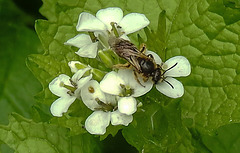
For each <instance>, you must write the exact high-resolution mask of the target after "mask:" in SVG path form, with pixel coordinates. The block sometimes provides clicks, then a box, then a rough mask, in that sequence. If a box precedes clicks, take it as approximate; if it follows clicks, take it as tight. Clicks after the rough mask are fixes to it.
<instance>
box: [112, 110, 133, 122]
mask: <svg viewBox="0 0 240 153" xmlns="http://www.w3.org/2000/svg"><path fill="white" fill-rule="evenodd" d="M132 121H133V116H132V115H126V114H122V113H120V112H119V110H116V111H114V112H111V123H112V125H125V126H128V124H129V123H131V122H132Z"/></svg>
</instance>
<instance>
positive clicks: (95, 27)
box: [76, 12, 107, 32]
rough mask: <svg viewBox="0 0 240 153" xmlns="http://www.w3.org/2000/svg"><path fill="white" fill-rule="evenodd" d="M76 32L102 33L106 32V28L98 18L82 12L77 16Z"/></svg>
mask: <svg viewBox="0 0 240 153" xmlns="http://www.w3.org/2000/svg"><path fill="white" fill-rule="evenodd" d="M76 28H77V31H92V32H94V31H102V30H107V27H106V26H105V24H104V23H102V22H101V21H100V20H99V19H98V18H96V17H95V16H93V15H92V14H90V13H86V12H83V13H81V14H80V15H79V18H78V24H77V27H76Z"/></svg>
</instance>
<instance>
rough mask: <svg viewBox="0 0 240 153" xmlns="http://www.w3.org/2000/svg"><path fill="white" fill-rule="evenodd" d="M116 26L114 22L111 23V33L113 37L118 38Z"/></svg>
mask: <svg viewBox="0 0 240 153" xmlns="http://www.w3.org/2000/svg"><path fill="white" fill-rule="evenodd" d="M116 25H117V23H116V22H111V26H112V31H113V33H114V35H115V36H116V37H117V38H118V37H119V36H120V35H119V33H118V30H117V28H116ZM117 27H118V25H117Z"/></svg>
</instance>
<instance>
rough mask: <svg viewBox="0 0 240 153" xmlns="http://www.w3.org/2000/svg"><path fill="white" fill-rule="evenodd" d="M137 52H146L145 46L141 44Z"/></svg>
mask: <svg viewBox="0 0 240 153" xmlns="http://www.w3.org/2000/svg"><path fill="white" fill-rule="evenodd" d="M139 50H140V52H141V53H145V52H146V50H147V46H146V44H144V43H142V44H141V45H140V49H139Z"/></svg>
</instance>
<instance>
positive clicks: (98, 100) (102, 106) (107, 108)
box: [95, 98, 115, 112]
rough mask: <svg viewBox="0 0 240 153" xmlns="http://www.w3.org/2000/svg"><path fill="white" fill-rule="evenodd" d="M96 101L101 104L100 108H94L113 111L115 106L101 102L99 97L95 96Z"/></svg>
mask: <svg viewBox="0 0 240 153" xmlns="http://www.w3.org/2000/svg"><path fill="white" fill-rule="evenodd" d="M95 100H96V102H97V103H98V104H99V105H100V106H101V108H95V109H97V110H98V109H100V110H102V111H105V112H109V111H113V110H114V109H115V108H114V106H112V105H111V104H106V103H104V102H102V101H101V100H100V99H99V98H95Z"/></svg>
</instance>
